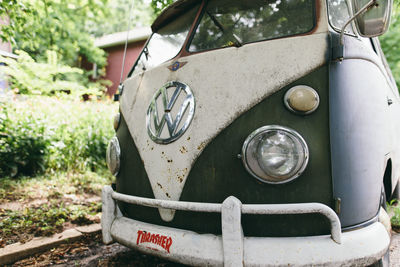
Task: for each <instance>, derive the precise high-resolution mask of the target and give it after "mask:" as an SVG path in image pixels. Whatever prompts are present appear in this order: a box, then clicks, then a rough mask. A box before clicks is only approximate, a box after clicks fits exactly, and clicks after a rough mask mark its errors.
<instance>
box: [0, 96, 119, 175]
mask: <svg viewBox="0 0 400 267" xmlns="http://www.w3.org/2000/svg"><path fill="white" fill-rule="evenodd" d="M116 111H117V106H116V105H114V104H111V103H107V102H78V101H66V100H64V101H60V100H58V99H55V98H49V97H32V98H30V99H28V100H17V101H12V102H8V103H5V102H3V103H1V102H0V177H4V176H11V177H14V176H19V175H34V174H37V173H40V172H43V171H46V172H55V171H58V170H77V171H80V170H82V171H84V170H94V171H95V170H97V169H99V168H102V169H104V168H105V167H106V164H105V153H106V149H107V144H108V141H109V139H110V138H111V136H112V135H113V129H112V126H111V125H112V117H113V114H115V112H116Z"/></svg>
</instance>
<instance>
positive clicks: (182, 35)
mask: <svg viewBox="0 0 400 267" xmlns="http://www.w3.org/2000/svg"><path fill="white" fill-rule="evenodd" d="M198 9H199V5H196V6H194V7H193V8H192V9H190V10H189V11H187V12H185V13H183V14H181V15H180V16H179V17H177V18H176V19H175V20H173V21H171V22H169V23H168V24H166V25H165V26H163V27H162V28H160V29H159V30H158V31H157V32H155V33H153V35H152V36H151V37H150V40H149V41H148V42H147V45H146V46H145V48H143V51H142V53H141V55H140V57H139V59H138V60H137V62H136V65H135V67H134V70H133V72H132V75H135V74H137V73H139V72H141V71H142V70H147V69H150V68H153V67H155V66H158V65H160V64H162V63H164V62H165V61H167V60H169V59H171V58H174V57H175V56H176V55H177V54H178V53H179V51H180V50H181V49H182V45H183V43H184V42H185V40H186V37H187V35H188V32H189V29H190V26H191V25H192V24H193V21H194V19H195V16H196V12H197V11H198Z"/></svg>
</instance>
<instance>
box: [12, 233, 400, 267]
mask: <svg viewBox="0 0 400 267" xmlns="http://www.w3.org/2000/svg"><path fill="white" fill-rule="evenodd" d="M390 260H391V263H390V266H391V267H398V266H400V234H398V233H393V236H392V243H391V246H390ZM49 265H51V266H59V267H67V266H85V267H97V266H135V267H147V266H156V267H183V266H185V265H181V264H177V263H172V262H169V261H165V260H162V259H159V258H156V257H153V256H148V255H144V254H142V253H140V252H137V251H135V250H132V249H129V248H126V247H124V246H122V245H119V244H111V245H108V246H106V245H103V244H102V243H101V235H100V234H96V235H92V236H90V235H89V236H86V237H85V239H83V240H81V241H78V242H74V243H71V244H64V245H61V246H60V247H58V248H56V249H53V250H51V251H48V252H46V253H43V254H40V255H35V256H34V257H30V258H28V259H25V260H22V261H19V262H16V263H15V264H13V265H10V266H15V267H22V266H49Z"/></svg>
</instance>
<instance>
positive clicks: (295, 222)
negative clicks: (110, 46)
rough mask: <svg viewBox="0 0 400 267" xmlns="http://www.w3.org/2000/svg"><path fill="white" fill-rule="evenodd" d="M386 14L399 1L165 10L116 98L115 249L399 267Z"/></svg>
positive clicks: (110, 225)
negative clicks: (394, 259) (393, 234)
mask: <svg viewBox="0 0 400 267" xmlns="http://www.w3.org/2000/svg"><path fill="white" fill-rule="evenodd" d="M390 11H391V1H389V0H379V1H375V0H372V1H369V0H353V1H350V0H349V1H347V0H246V1H243V0H229V1H228V0H209V1H207V0H178V1H176V2H175V3H174V4H172V5H171V6H169V7H168V8H167V9H165V10H164V11H163V13H162V14H161V15H160V16H159V17H158V18H157V19H156V21H155V22H154V24H153V25H152V29H153V32H154V33H153V34H152V36H151V37H150V38H149V40H148V42H147V44H146V45H145V47H144V49H143V51H142V53H141V55H140V57H139V59H138V60H137V62H136V63H135V65H134V66H133V68H132V71H131V73H130V74H129V76H128V78H127V79H126V80H125V82H124V84H123V86H121V92H120V93H121V98H120V114H118V115H117V116H116V119H115V129H116V136H115V137H114V138H113V139H112V140H111V142H110V145H109V149H108V152H107V161H108V165H109V168H110V170H111V172H112V173H113V174H114V175H115V176H116V183H115V184H113V185H112V186H107V187H105V188H104V190H103V196H102V198H103V215H102V228H103V239H104V242H105V243H110V242H119V243H121V244H124V245H126V246H128V247H132V248H136V249H138V250H140V251H143V252H145V253H149V254H154V255H158V256H160V257H164V258H166V259H170V260H172V261H176V262H181V263H184V264H188V265H195V266H197V265H226V266H242V265H244V266H252V265H271V266H276V265H285V266H307V265H324V266H325V265H331V266H340V265H345V266H347V265H358V266H360V265H361V266H362V265H370V264H376V265H385V264H388V253H387V252H388V246H389V243H390V234H389V232H388V229H387V228H388V226H389V224H388V223H387V220H385V219H384V218H385V215H386V216H387V214H386V212H385V211H384V209H383V208H381V207H382V206H384V204H385V200H386V199H389V197H390V196H391V195H392V194H393V192H394V191H395V188H396V185H397V181H398V178H399V175H400V173H399V171H400V169H399V166H400V165H399V164H400V162H399V160H400V158H399V156H400V155H399V153H400V144H399V138H397V136H398V133H399V132H400V125H399V123H400V121H399V119H398V118H399V115H400V111H399V93H398V90H397V87H396V85H395V82H394V80H393V77H392V75H391V72H390V70H389V68H388V65H387V63H386V61H385V58H384V55H383V54H382V51H381V49H380V46H379V41H378V39H376V38H375V37H376V36H378V35H380V34H382V33H384V32H385V31H386V29H387V27H388V20H389V15H390ZM385 225H386V227H385ZM389 227H390V226H389Z"/></svg>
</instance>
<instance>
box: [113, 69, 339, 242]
mask: <svg viewBox="0 0 400 267" xmlns="http://www.w3.org/2000/svg"><path fill="white" fill-rule="evenodd" d="M295 85H308V86H311V87H313V88H314V89H315V90H316V91H317V92H318V94H319V96H320V106H319V108H318V109H317V110H316V111H315V112H314V113H312V114H310V115H306V116H301V115H296V114H293V113H292V112H290V111H289V110H287V109H286V108H285V106H284V104H283V97H284V94H285V93H286V91H287V90H288V89H290V88H291V87H292V86H295ZM243 89H244V90H245V89H246V88H243ZM328 93H329V83H328V67H327V66H325V67H322V68H320V69H318V70H316V71H314V72H312V73H310V74H309V75H307V76H305V77H303V78H301V79H299V80H298V81H296V82H294V83H292V84H291V85H289V86H286V87H285V88H283V89H282V90H280V91H278V92H277V93H275V94H273V95H272V96H270V97H268V98H266V99H265V100H263V101H262V102H261V103H259V104H258V105H256V106H255V107H253V108H252V109H250V110H249V111H248V112H246V113H245V114H243V115H241V116H240V117H239V118H237V119H236V120H235V121H234V122H233V123H232V124H231V125H230V126H228V127H227V128H226V129H224V130H223V131H222V132H221V133H220V134H219V135H218V136H217V137H216V138H215V139H214V140H212V141H211V143H210V144H208V146H207V147H206V148H205V149H204V151H203V152H202V154H201V155H200V157H199V158H198V159H197V160H196V162H195V164H194V166H193V168H192V170H191V171H190V174H189V177H188V179H187V181H186V184H185V187H184V190H183V193H182V196H181V200H182V201H196V202H211V203H222V202H223V200H224V199H225V198H227V197H228V196H231V195H233V196H235V197H237V198H239V199H240V200H241V201H242V203H246V204H276V203H304V202H319V203H323V204H326V205H328V206H330V207H333V197H332V178H331V166H330V144H329V114H328V112H329V107H328V103H329V102H328ZM210 119H212V118H210ZM273 124H275V125H282V126H287V127H290V128H292V129H295V130H296V131H297V132H299V133H300V134H301V135H302V136H303V137H304V139H305V140H306V142H307V144H308V146H309V150H310V160H309V164H308V166H307V168H306V170H305V172H304V173H303V174H302V175H301V176H300V177H299V178H298V179H296V180H294V181H292V182H289V183H287V184H283V185H271V184H264V183H262V182H259V181H258V180H256V179H255V178H253V177H252V176H251V175H250V174H249V173H247V171H246V170H245V168H244V166H243V164H242V161H241V159H239V158H238V154H240V152H241V148H242V145H243V142H244V141H245V139H246V138H247V136H248V135H249V134H250V133H251V132H253V131H254V130H256V129H258V128H259V127H262V126H264V125H273ZM117 136H118V138H119V140H120V144H121V149H122V161H121V170H120V174H119V175H118V178H117V191H118V192H121V193H124V194H131V195H136V196H142V197H152V198H153V197H154V195H153V193H152V190H151V187H150V182H149V181H148V178H147V175H146V173H145V170H144V167H143V163H142V161H141V159H140V157H139V155H138V152H137V149H136V147H135V145H134V144H133V140H132V138H131V136H130V134H129V131H128V129H127V126H126V123H125V121H124V120H122V122H121V126H120V128H119V130H118V133H117ZM120 207H121V209H122V211H123V213H124V214H125V215H126V216H128V217H131V218H134V219H138V220H141V221H145V222H150V223H155V224H159V225H164V226H170V227H179V228H182V229H187V230H193V231H197V232H204V233H216V234H219V233H220V232H221V226H220V224H221V223H220V222H221V218H220V215H219V214H201V213H192V212H181V211H178V212H176V215H175V218H174V220H173V221H172V222H169V223H167V222H164V221H162V220H161V218H160V216H159V214H158V211H157V210H156V209H152V208H143V207H136V206H132V205H127V204H122V203H120ZM242 223H243V230H244V233H245V235H248V236H306V235H317V234H328V233H329V229H330V228H329V223H328V222H327V220H326V219H325V218H323V217H322V216H320V215H279V216H272V215H264V216H260V215H258V216H255V215H244V216H243V219H242Z"/></svg>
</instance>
